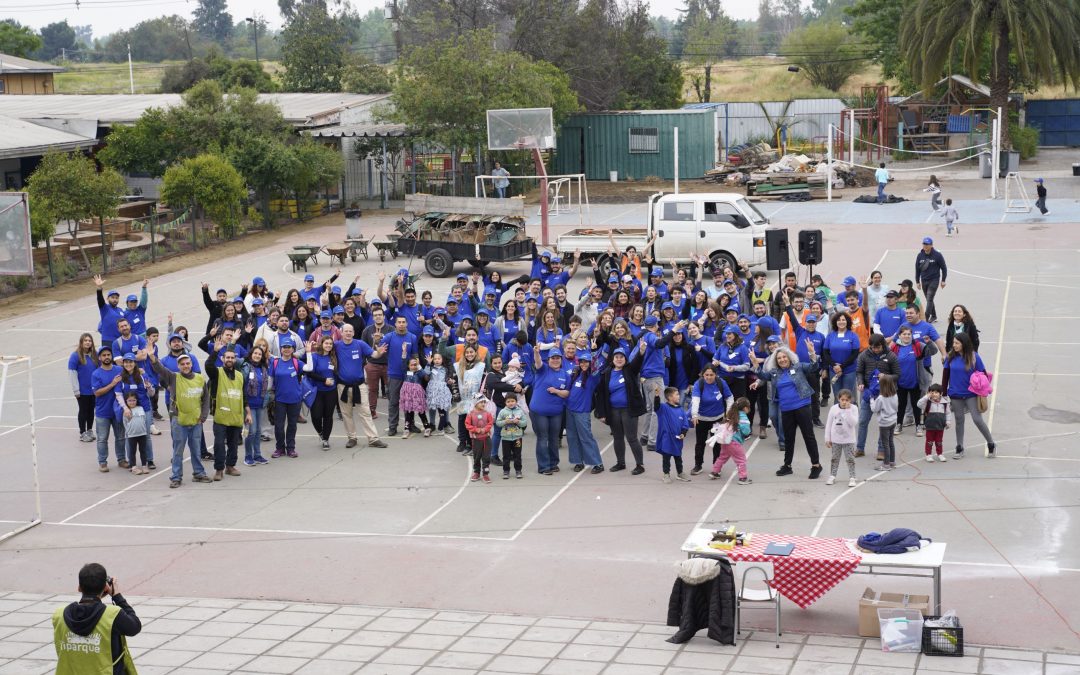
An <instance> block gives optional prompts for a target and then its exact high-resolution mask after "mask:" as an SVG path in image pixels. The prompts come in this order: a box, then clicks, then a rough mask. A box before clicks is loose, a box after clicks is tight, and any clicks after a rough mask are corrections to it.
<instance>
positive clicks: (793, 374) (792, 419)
mask: <svg viewBox="0 0 1080 675" xmlns="http://www.w3.org/2000/svg"><path fill="white" fill-rule="evenodd" d="M807 351H808V352H809V353H810V361H807V362H806V363H802V362H800V361H799V357H798V356H796V355H795V353H794V352H792V351H791V350H789V349H787V348H786V347H780V348H779V349H777V350H776V351H775V352H773V353H772V355H771V356H769V359H768V360H767V361H766V362H765V365H764V366H763V367H762V369H761V371H760V373H759V377H760V378H761V379H763V380H766V381H771V382H772V383H773V385H774V386H775V390H776V398H777V401H778V403H779V406H780V421H781V423H782V424H783V425H784V440H785V441H786V443H785V444H784V465H783V466H781V467H780V469H779V470H777V472H776V475H777V476H790V475H791V474H792V473H794V471H793V470H792V468H791V461H792V458H793V457H794V453H795V431H796V429H798V431H799V432H800V433H801V435H802V439H803V443H804V444H805V445H806V453H807V454H808V455H809V456H810V479H811V480H814V479H816V478H817V477H818V476H820V475H821V463H820V462H819V458H818V446H817V438H815V437H814V424H813V420H812V415H811V411H810V397H811V396H812V394H813V391H812V390H811V389H810V384H809V383H808V382H807V380H806V375H807V373H810V372H813V371H814V370H816V369H817V368H818V363H817V352H815V351H813V347H811V346H809V345H808V346H807ZM755 384H757V383H755Z"/></svg>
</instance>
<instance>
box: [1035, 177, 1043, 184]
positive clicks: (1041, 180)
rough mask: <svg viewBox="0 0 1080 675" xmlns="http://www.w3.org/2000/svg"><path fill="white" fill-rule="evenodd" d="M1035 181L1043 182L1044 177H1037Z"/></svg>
mask: <svg viewBox="0 0 1080 675" xmlns="http://www.w3.org/2000/svg"><path fill="white" fill-rule="evenodd" d="M1035 182H1036V183H1041V182H1043V179H1042V178H1036V179H1035Z"/></svg>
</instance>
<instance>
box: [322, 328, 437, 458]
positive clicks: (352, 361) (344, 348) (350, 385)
mask: <svg viewBox="0 0 1080 675" xmlns="http://www.w3.org/2000/svg"><path fill="white" fill-rule="evenodd" d="M431 330H432V329H431V326H426V327H425V328H424V331H431ZM354 335H355V331H354V330H353V327H352V326H351V325H349V324H345V325H344V326H342V327H341V340H339V341H337V342H335V343H334V352H335V353H336V354H337V365H338V371H337V375H338V399H339V400H340V401H341V406H340V407H341V419H342V421H343V422H344V423H345V432H346V433H347V434H348V436H349V440H348V441H346V442H345V447H346V448H354V447H356V423H355V421H354V420H353V411H354V410H357V409H358V410H359V412H360V425H361V426H362V427H363V430H364V434H365V435H366V436H367V442H368V447H369V448H385V447H386V443H385V442H384V441H382V440H380V439H379V432H378V431H377V430H376V429H375V423H374V421H372V419H371V410H370V409H369V406H368V402H367V401H366V400H365V399H366V397H367V395H368V388H367V386H366V385H365V384H364V377H365V370H364V366H365V364H366V363H367V360H368V359H369V358H370V357H371V356H373V355H375V354H376V352H378V353H380V354H385V353H386V352H385V351H381V350H384V349H385V348H384V347H382V346H380V347H379V349H378V350H376V349H373V348H372V346H371V345H369V344H368V343H367V342H364V341H363V340H354V339H353V337H354ZM388 360H389V359H388Z"/></svg>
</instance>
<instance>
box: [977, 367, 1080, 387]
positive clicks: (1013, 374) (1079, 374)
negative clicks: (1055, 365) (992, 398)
mask: <svg viewBox="0 0 1080 675" xmlns="http://www.w3.org/2000/svg"><path fill="white" fill-rule="evenodd" d="M1002 375H1009V376H1014V377H1080V373H1042V372H1039V373H1032V372H1030V371H1028V372H1026V373H1002V372H997V373H994V376H995V377H1000V376H1002ZM994 391H997V383H996V381H995V384H994Z"/></svg>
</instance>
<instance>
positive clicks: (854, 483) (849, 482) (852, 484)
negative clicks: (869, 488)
mask: <svg viewBox="0 0 1080 675" xmlns="http://www.w3.org/2000/svg"><path fill="white" fill-rule="evenodd" d="M856 485H858V481H856V480H855V479H854V478H849V479H848V482H847V486H848V487H855V486H856Z"/></svg>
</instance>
